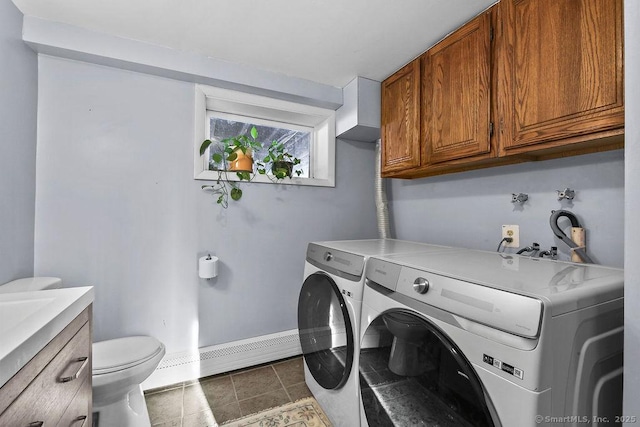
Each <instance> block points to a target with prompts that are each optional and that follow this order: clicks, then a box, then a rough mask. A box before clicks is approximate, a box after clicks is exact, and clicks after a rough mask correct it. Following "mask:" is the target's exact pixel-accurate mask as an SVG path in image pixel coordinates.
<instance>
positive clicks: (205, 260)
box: [198, 255, 218, 279]
mask: <svg viewBox="0 0 640 427" xmlns="http://www.w3.org/2000/svg"><path fill="white" fill-rule="evenodd" d="M217 275H218V257H215V256H211V255H207V256H203V257H202V258H200V259H199V260H198V276H200V277H201V278H203V279H211V278H213V277H216V276H217Z"/></svg>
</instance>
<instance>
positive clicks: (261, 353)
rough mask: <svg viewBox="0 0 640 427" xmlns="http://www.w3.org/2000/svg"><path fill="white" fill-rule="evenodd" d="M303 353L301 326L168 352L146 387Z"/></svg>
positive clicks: (232, 369) (164, 384) (145, 382)
mask: <svg viewBox="0 0 640 427" xmlns="http://www.w3.org/2000/svg"><path fill="white" fill-rule="evenodd" d="M299 354H302V349H301V347H300V339H299V337H298V330H297V329H291V330H289V331H284V332H278V333H276V334H269V335H262V336H259V337H254V338H248V339H244V340H240V341H233V342H230V343H225V344H220V345H213V346H209V347H202V348H200V349H198V350H197V351H193V352H181V353H172V354H167V355H166V356H165V357H164V358H163V359H162V361H161V362H160V365H158V368H157V369H156V370H155V372H154V373H153V374H151V376H150V377H149V378H147V380H146V381H144V382H143V383H142V389H143V390H150V389H154V388H158V387H166V386H168V385H171V384H177V383H181V382H183V381H191V380H195V379H198V378H202V377H208V376H210V375H217V374H221V373H225V372H230V371H234V370H236V369H243V368H247V367H249V366H255V365H259V364H261V363H269V362H273V361H276V360H279V359H285V358H287V357H292V356H297V355H299Z"/></svg>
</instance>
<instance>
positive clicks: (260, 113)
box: [193, 84, 336, 187]
mask: <svg viewBox="0 0 640 427" xmlns="http://www.w3.org/2000/svg"><path fill="white" fill-rule="evenodd" d="M216 111H217V112H221V113H225V114H232V115H239V116H244V117H247V118H248V120H251V119H253V118H256V119H262V120H273V121H277V122H283V123H290V124H292V125H298V126H303V127H308V128H311V129H312V137H311V145H310V147H309V151H310V152H309V158H310V159H309V177H308V178H306V177H305V178H303V177H295V176H294V177H292V178H291V179H282V180H279V181H278V184H285V185H310V186H320V187H335V147H336V130H335V129H336V126H335V111H333V110H329V109H326V108H320V107H313V106H309V105H303V104H298V103H295V102H290V101H283V100H280V99H274V98H268V97H265V96H260V95H253V94H249V93H244V92H236V91H232V90H228V89H221V88H216V87H211V86H205V85H199V84H197V85H195V139H194V149H193V153H194V161H193V165H194V171H193V176H194V179H198V180H209V181H215V180H217V179H218V171H212V170H208V159H206V158H205V156H204V155H200V146H201V145H202V141H204V140H205V139H208V138H209V135H208V134H207V132H208V131H209V119H208V118H209V116H210V113H211V112H216ZM228 179H229V180H234V181H235V180H236V177H235V175H233V174H229V175H228ZM237 180H238V181H239V179H237ZM252 182H261V183H268V184H273V182H272V181H271V179H269V177H267V176H264V175H260V174H254V176H253V180H252Z"/></svg>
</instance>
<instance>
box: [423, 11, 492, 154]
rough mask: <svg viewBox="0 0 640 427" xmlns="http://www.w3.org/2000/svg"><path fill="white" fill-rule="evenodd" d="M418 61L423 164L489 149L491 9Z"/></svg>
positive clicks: (484, 151) (485, 151) (480, 152)
mask: <svg viewBox="0 0 640 427" xmlns="http://www.w3.org/2000/svg"><path fill="white" fill-rule="evenodd" d="M421 61H422V73H423V79H422V120H423V122H422V131H423V135H422V140H423V148H424V151H423V153H424V154H423V164H433V163H439V162H443V161H447V160H454V159H460V158H465V157H471V156H476V155H480V154H486V153H489V152H490V150H491V145H490V132H489V116H490V105H491V103H490V100H491V95H490V88H491V86H490V83H491V80H490V76H491V19H490V14H489V13H484V14H482V15H480V16H478V17H477V18H475V19H473V20H472V21H470V22H469V23H467V24H466V25H464V26H463V27H462V28H460V29H459V30H457V31H455V32H454V33H453V34H451V35H450V36H449V37H447V38H445V39H444V40H443V41H441V42H440V43H438V44H437V45H436V46H434V47H433V48H431V49H429V50H428V51H427V52H426V53H425V54H424V55H423V56H422V57H421Z"/></svg>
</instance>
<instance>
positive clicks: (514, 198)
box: [511, 193, 529, 204]
mask: <svg viewBox="0 0 640 427" xmlns="http://www.w3.org/2000/svg"><path fill="white" fill-rule="evenodd" d="M527 200H529V195H528V194H525V193H518V194H516V193H511V203H520V204H523V203H524V202H526V201H527Z"/></svg>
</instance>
